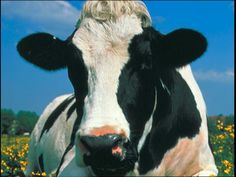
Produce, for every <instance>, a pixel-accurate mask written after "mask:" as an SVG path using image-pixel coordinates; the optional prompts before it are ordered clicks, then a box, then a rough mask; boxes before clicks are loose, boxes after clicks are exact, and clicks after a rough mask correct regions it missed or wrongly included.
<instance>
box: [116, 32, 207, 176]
mask: <svg viewBox="0 0 236 177" xmlns="http://www.w3.org/2000/svg"><path fill="white" fill-rule="evenodd" d="M184 32H185V33H187V34H184ZM197 35H198V33H195V32H193V31H191V30H179V31H175V32H172V33H170V35H166V36H165V35H162V34H160V33H159V32H156V31H155V30H154V29H152V28H147V29H144V32H143V33H142V34H140V35H137V36H135V37H134V38H133V40H132V42H131V44H130V47H129V53H130V60H129V62H128V63H127V64H126V65H125V67H124V68H123V70H122V72H121V75H120V80H119V89H118V93H117V99H118V103H119V104H120V106H121V108H122V110H123V112H124V114H125V116H126V119H127V120H128V122H129V124H130V130H131V141H132V142H133V144H135V145H137V144H138V142H139V139H140V137H141V135H142V132H143V129H144V125H145V123H146V122H147V120H148V119H149V118H150V115H151V113H152V110H153V107H154V90H155V89H156V91H157V108H156V110H155V113H154V117H153V125H152V130H151V133H150V134H149V135H148V137H147V139H146V142H145V144H144V146H143V148H142V150H141V152H140V159H139V172H140V173H141V174H145V173H146V172H147V171H148V170H151V169H152V168H154V167H157V166H158V165H159V164H160V162H161V160H162V158H163V156H164V154H165V152H166V151H167V150H169V149H171V148H172V147H174V146H175V145H176V143H177V140H178V139H179V138H182V137H188V138H192V137H194V136H195V135H196V134H198V132H199V127H200V125H201V118H200V114H199V112H198V110H197V108H196V102H195V100H194V96H193V94H192V92H191V90H190V88H189V86H188V85H187V83H186V82H185V81H184V79H183V78H182V77H181V76H180V74H179V73H178V72H177V71H176V70H175V68H176V67H177V66H183V65H185V64H187V63H189V62H191V61H193V60H194V59H196V57H197V56H200V53H201V54H202V52H203V51H204V50H205V49H203V48H205V46H204V45H205V43H204V42H203V47H202V49H198V48H197V49H196V50H198V51H197V52H195V53H194V52H193V54H192V55H191V51H192V50H193V49H191V50H190V49H189V48H188V47H187V49H188V50H189V52H190V53H188V51H185V50H184V47H186V45H187V44H188V43H189V42H190V41H191V40H190V39H188V37H193V38H191V39H193V41H191V43H194V42H195V41H194V37H196V36H197ZM171 36H172V38H171ZM180 37H182V38H180ZM196 38H197V37H196ZM200 38H201V36H200ZM181 40H183V41H182V42H181ZM200 40H202V39H200ZM196 43H201V42H199V41H197V42H196ZM164 44H169V45H167V46H165V45H164ZM172 44H173V45H174V44H176V45H177V44H178V45H179V44H181V45H182V46H181V45H180V46H177V51H176V52H174V53H171V52H170V54H168V57H171V58H168V57H167V54H165V53H166V52H167V51H165V50H168V49H170V47H174V46H172ZM189 45H190V46H191V47H195V45H194V44H189ZM196 45H200V44H196ZM163 47H164V48H163ZM199 48H201V47H199ZM154 49H155V51H154ZM170 51H171V50H170ZM196 53H198V54H196ZM184 54H186V56H183V55H184ZM179 56H180V57H181V58H179ZM164 57H165V58H164ZM182 57H183V59H182ZM166 60H167V61H168V62H170V64H169V63H168V62H167V61H166ZM172 61H175V62H172Z"/></svg>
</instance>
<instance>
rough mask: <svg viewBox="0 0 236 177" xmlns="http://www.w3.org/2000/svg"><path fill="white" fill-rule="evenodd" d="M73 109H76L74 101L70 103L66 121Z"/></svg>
mask: <svg viewBox="0 0 236 177" xmlns="http://www.w3.org/2000/svg"><path fill="white" fill-rule="evenodd" d="M75 109H76V102H75V103H74V104H72V105H71V107H70V108H69V109H68V111H67V118H66V121H68V120H69V118H70V117H71V114H72V113H73V112H74V111H75Z"/></svg>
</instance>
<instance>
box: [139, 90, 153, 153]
mask: <svg viewBox="0 0 236 177" xmlns="http://www.w3.org/2000/svg"><path fill="white" fill-rule="evenodd" d="M156 107H157V91H156V88H155V102H154V106H153V111H152V114H151V117H150V118H149V120H148V121H147V122H146V124H145V127H144V131H143V134H142V137H141V138H140V140H139V143H138V152H140V150H141V148H142V147H143V144H144V142H145V140H146V138H147V135H148V133H150V131H151V129H152V121H153V114H154V112H155V110H156Z"/></svg>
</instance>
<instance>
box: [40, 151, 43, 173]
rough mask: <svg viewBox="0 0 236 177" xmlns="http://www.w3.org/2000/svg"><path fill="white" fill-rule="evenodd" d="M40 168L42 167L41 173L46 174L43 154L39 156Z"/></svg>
mask: <svg viewBox="0 0 236 177" xmlns="http://www.w3.org/2000/svg"><path fill="white" fill-rule="evenodd" d="M39 166H40V169H41V172H44V163H43V154H41V155H40V156H39Z"/></svg>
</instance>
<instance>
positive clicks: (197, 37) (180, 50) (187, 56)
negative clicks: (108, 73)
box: [152, 29, 207, 68]
mask: <svg viewBox="0 0 236 177" xmlns="http://www.w3.org/2000/svg"><path fill="white" fill-rule="evenodd" d="M158 33H159V32H158ZM159 34H160V33H159ZM159 39H160V38H159ZM152 44H153V45H152V50H153V54H154V57H155V55H157V56H158V57H157V58H158V59H157V60H158V61H157V62H158V64H159V65H160V66H161V67H171V68H177V67H181V66H184V65H186V64H189V63H191V62H192V61H194V60H196V59H197V58H199V57H200V56H201V55H202V54H203V53H204V52H205V51H206V48H207V40H206V38H205V37H204V36H203V35H202V34H201V33H199V32H197V31H194V30H191V29H178V30H175V31H173V32H171V33H169V34H167V35H162V37H161V39H160V41H158V42H155V41H154V42H153V43H152Z"/></svg>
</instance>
